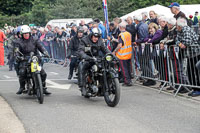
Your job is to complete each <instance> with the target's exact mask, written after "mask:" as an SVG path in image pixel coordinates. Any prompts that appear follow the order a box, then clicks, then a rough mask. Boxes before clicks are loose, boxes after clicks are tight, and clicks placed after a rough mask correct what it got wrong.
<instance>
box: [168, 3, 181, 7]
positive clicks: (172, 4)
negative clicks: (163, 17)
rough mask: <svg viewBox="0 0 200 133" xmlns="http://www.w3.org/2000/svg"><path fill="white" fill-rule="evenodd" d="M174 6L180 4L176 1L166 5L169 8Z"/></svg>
mask: <svg viewBox="0 0 200 133" xmlns="http://www.w3.org/2000/svg"><path fill="white" fill-rule="evenodd" d="M174 6H177V7H180V5H179V4H178V3H177V2H173V3H171V5H170V6H168V7H169V8H172V7H174Z"/></svg>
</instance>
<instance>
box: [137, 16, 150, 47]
mask: <svg viewBox="0 0 200 133" xmlns="http://www.w3.org/2000/svg"><path fill="white" fill-rule="evenodd" d="M135 23H136V24H137V26H136V34H137V40H136V41H135V42H136V43H137V44H139V43H143V42H144V39H145V38H147V37H148V25H147V24H145V23H144V22H143V21H142V15H137V16H135Z"/></svg>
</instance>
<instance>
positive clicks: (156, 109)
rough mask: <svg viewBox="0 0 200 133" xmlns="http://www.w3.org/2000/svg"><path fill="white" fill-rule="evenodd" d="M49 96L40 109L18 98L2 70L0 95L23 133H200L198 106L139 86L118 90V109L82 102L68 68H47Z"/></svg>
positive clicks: (11, 75) (96, 101)
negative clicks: (10, 108)
mask: <svg viewBox="0 0 200 133" xmlns="http://www.w3.org/2000/svg"><path fill="white" fill-rule="evenodd" d="M45 70H46V72H47V74H48V81H47V82H48V84H47V86H48V88H49V89H48V90H49V91H51V92H52V95H51V96H45V99H44V104H42V105H41V104H39V103H38V102H37V100H36V98H35V97H31V96H27V95H21V96H18V95H16V94H15V93H16V91H17V89H18V87H19V84H18V80H17V77H16V75H15V72H14V71H11V72H10V71H8V68H7V66H6V67H0V95H1V96H3V97H4V98H5V99H6V101H7V102H8V103H9V104H10V105H11V107H12V109H13V110H14V112H15V113H16V115H17V116H18V117H19V119H20V120H21V121H22V123H23V124H24V127H25V130H26V132H27V133H200V103H198V102H195V101H192V100H187V99H184V98H180V97H176V98H174V97H173V96H171V95H169V94H165V93H161V94H159V93H158V91H156V90H153V89H149V88H144V87H141V86H138V85H135V86H133V87H122V91H121V100H120V103H119V105H118V106H117V107H115V108H111V107H108V106H107V105H106V103H105V101H104V99H103V97H99V98H91V99H85V98H83V97H81V96H80V91H79V90H78V87H77V85H76V84H74V82H75V80H72V81H68V80H67V75H68V72H67V71H68V70H67V68H64V67H61V66H59V65H54V64H45Z"/></svg>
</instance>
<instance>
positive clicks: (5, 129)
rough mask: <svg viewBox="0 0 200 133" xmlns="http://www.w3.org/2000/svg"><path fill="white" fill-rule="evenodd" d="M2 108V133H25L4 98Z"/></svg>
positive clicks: (0, 112) (0, 123) (0, 127)
mask: <svg viewBox="0 0 200 133" xmlns="http://www.w3.org/2000/svg"><path fill="white" fill-rule="evenodd" d="M0 107H1V109H0V133H25V129H24V127H23V124H22V123H21V121H20V120H19V119H18V117H17V116H16V114H15V113H14V112H13V110H12V108H11V107H10V106H9V105H8V103H7V102H6V101H5V100H4V99H3V98H2V97H0Z"/></svg>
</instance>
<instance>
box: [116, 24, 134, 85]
mask: <svg viewBox="0 0 200 133" xmlns="http://www.w3.org/2000/svg"><path fill="white" fill-rule="evenodd" d="M126 25H127V23H126V22H125V21H122V22H121V23H120V24H119V29H120V31H121V33H120V35H119V44H118V46H117V48H116V49H115V50H114V51H113V54H114V55H116V56H117V57H118V58H119V60H120V66H121V71H122V73H123V78H124V84H123V86H132V81H131V70H132V65H131V57H132V43H131V34H130V33H129V32H127V31H126Z"/></svg>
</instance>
